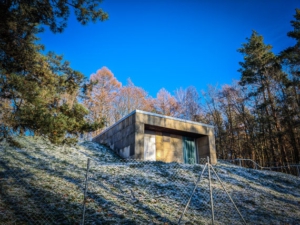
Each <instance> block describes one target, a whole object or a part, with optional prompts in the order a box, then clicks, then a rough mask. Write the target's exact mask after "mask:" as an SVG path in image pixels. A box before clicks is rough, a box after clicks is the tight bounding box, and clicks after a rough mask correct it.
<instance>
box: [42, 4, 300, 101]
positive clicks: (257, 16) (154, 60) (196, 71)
mask: <svg viewBox="0 0 300 225" xmlns="http://www.w3.org/2000/svg"><path fill="white" fill-rule="evenodd" d="M101 6H102V8H103V9H104V11H106V12H108V14H109V20H108V21H105V22H98V23H96V24H94V23H89V24H88V25H86V26H82V25H80V24H79V23H78V22H77V21H76V19H75V17H74V16H71V17H70V19H69V23H68V27H67V29H66V30H65V31H64V32H63V33H62V34H53V33H51V32H49V31H45V32H44V33H42V34H40V35H39V36H40V37H41V43H43V44H44V45H45V46H46V50H47V51H54V52H56V53H57V54H63V55H64V58H65V59H66V60H68V61H70V62H71V66H72V68H74V69H76V70H79V71H81V72H82V73H83V74H84V75H85V76H87V77H89V76H90V75H91V74H92V73H95V72H96V71H97V70H98V69H100V68H101V67H103V66H106V67H108V68H109V69H110V70H111V71H112V72H113V73H114V75H115V76H116V78H117V79H118V80H119V81H120V82H122V84H124V85H125V84H126V80H127V78H131V80H132V81H133V83H134V84H135V85H136V86H139V87H142V88H143V89H145V90H146V91H147V92H148V93H149V94H150V95H151V96H152V97H155V96H156V93H157V92H158V91H159V89H161V88H163V87H164V88H165V89H167V90H168V91H169V92H171V93H172V94H173V91H174V90H176V89H177V88H180V87H182V88H186V87H188V86H190V85H193V86H195V87H196V88H197V89H198V91H200V90H205V89H206V87H207V85H208V84H211V85H216V84H218V85H223V84H230V83H232V80H233V79H235V80H238V79H240V74H239V73H238V72H237V70H238V69H239V64H238V62H240V61H242V59H243V58H242V55H241V54H240V53H238V52H237V49H238V48H240V47H241V45H242V43H245V42H246V38H247V37H250V35H251V33H252V30H256V31H257V32H258V33H259V34H261V35H263V36H264V39H265V43H267V44H271V45H272V46H273V51H274V52H275V53H279V52H280V51H281V50H283V49H284V48H286V47H288V46H292V45H293V44H294V43H295V42H294V40H293V39H291V38H288V37H287V36H286V33H287V32H288V31H290V30H291V29H292V27H291V25H290V21H291V20H293V15H294V14H295V8H300V1H299V0H104V1H103V3H102V4H101Z"/></svg>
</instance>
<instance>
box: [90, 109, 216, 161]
mask: <svg viewBox="0 0 300 225" xmlns="http://www.w3.org/2000/svg"><path fill="white" fill-rule="evenodd" d="M145 126H148V127H149V126H150V128H151V127H152V129H153V131H154V132H155V135H156V157H157V160H162V161H165V162H171V161H181V162H183V153H182V135H181V134H180V132H182V133H184V135H192V136H194V137H195V138H196V146H197V151H198V153H197V155H198V158H206V157H207V156H209V157H210V159H211V163H213V164H215V163H216V162H217V158H216V151H215V137H214V129H213V127H212V126H209V125H206V124H201V123H196V122H192V121H186V120H181V119H176V118H172V117H167V116H163V115H158V114H153V113H148V112H143V111H140V110H135V111H133V112H132V113H130V114H129V115H128V116H126V117H124V118H123V119H121V120H120V121H119V122H117V123H116V124H115V125H113V126H111V127H110V128H108V129H107V130H105V131H103V132H102V133H101V134H100V135H98V136H96V137H95V138H94V139H93V141H95V142H99V143H103V144H106V145H108V146H110V147H111V148H112V149H113V150H114V151H115V152H116V153H118V154H119V155H121V156H122V157H125V158H128V157H130V158H137V159H143V158H144V133H145ZM164 129H167V130H168V132H164ZM164 133H169V134H170V135H169V136H168V137H167V136H166V135H164Z"/></svg>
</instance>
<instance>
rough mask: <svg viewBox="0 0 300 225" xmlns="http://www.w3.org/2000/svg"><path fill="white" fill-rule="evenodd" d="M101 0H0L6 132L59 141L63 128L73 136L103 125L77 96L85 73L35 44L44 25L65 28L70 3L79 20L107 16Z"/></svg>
mask: <svg viewBox="0 0 300 225" xmlns="http://www.w3.org/2000/svg"><path fill="white" fill-rule="evenodd" d="M100 2H101V1H93V0H73V1H71V2H69V1H66V0H59V1H49V0H48V1H47V0H46V1H31V0H22V1H21V0H4V1H1V2H0V99H1V101H2V102H5V103H6V104H0V111H1V113H0V122H1V131H3V132H4V133H6V134H5V135H7V132H8V131H9V130H13V131H14V132H17V133H24V132H25V131H32V132H33V133H34V134H35V135H44V136H47V137H49V138H50V140H51V141H53V142H56V143H59V142H62V141H64V140H66V139H65V137H66V135H67V134H68V136H74V135H75V136H77V135H78V134H79V133H81V132H84V131H91V130H94V129H97V128H98V127H99V126H101V125H102V124H101V122H100V123H93V122H91V121H88V120H87V119H86V115H87V114H88V111H87V109H85V108H84V107H83V106H82V105H81V104H80V103H79V102H78V97H79V93H81V91H82V90H83V87H84V76H83V75H82V74H81V73H79V72H77V71H74V70H73V69H72V68H70V66H69V63H68V62H64V60H63V59H62V57H60V56H57V55H55V54H54V53H49V54H48V55H43V54H41V52H40V51H41V50H42V49H43V46H42V45H38V44H36V41H37V40H38V38H37V37H36V34H37V33H39V32H42V31H43V27H44V26H48V27H49V28H50V30H52V31H53V32H54V33H56V32H62V31H63V30H64V28H65V27H66V25H67V23H66V21H67V19H68V17H69V14H70V9H71V8H73V9H74V12H75V15H76V17H77V20H78V21H79V22H80V23H82V24H86V23H87V22H88V21H90V20H92V21H96V20H98V19H100V20H105V19H107V18H108V16H107V14H106V13H104V12H103V11H102V9H99V3H100ZM66 96H72V99H73V101H71V103H70V101H67V99H66ZM8 106H9V107H8ZM4 107H5V110H6V111H5V115H4V114H3V113H2V110H3V109H4ZM2 128H3V129H2ZM1 131H0V132H1Z"/></svg>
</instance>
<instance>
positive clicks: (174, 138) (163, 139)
mask: <svg viewBox="0 0 300 225" xmlns="http://www.w3.org/2000/svg"><path fill="white" fill-rule="evenodd" d="M155 141H156V142H155V143H156V160H157V161H163V162H183V151H182V149H183V147H182V136H180V135H175V134H168V133H163V132H156V133H155Z"/></svg>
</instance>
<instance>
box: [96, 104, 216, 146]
mask: <svg viewBox="0 0 300 225" xmlns="http://www.w3.org/2000/svg"><path fill="white" fill-rule="evenodd" d="M135 113H141V114H145V115H150V116H157V117H160V118H166V119H172V120H176V121H180V122H184V123H190V124H196V125H201V126H204V127H209V128H214V126H212V125H208V124H205V123H199V122H194V121H191V120H184V119H180V118H176V117H171V116H164V115H161V114H157V113H151V112H146V111H142V110H139V109H135V110H133V111H132V112H131V113H129V114H127V115H126V116H124V117H123V118H121V119H119V120H118V121H117V122H116V123H114V124H113V125H111V126H109V127H107V128H105V129H104V130H103V131H101V133H100V134H98V135H96V136H95V137H93V138H92V141H93V140H94V139H95V138H97V137H98V136H100V135H102V134H103V133H105V132H106V131H108V130H110V129H111V128H113V127H114V126H116V125H118V124H119V123H121V122H122V121H123V120H125V119H126V118H128V117H130V116H131V115H133V114H135Z"/></svg>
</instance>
